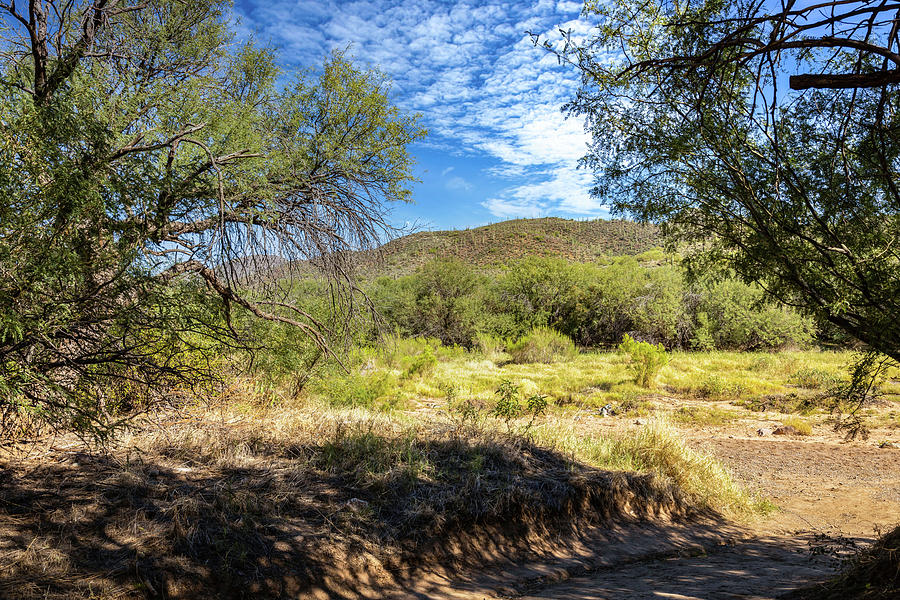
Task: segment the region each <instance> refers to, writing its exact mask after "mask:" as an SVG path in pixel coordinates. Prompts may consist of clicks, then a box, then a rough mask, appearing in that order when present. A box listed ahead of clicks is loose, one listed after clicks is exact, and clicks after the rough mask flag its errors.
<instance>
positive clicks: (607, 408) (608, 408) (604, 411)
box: [600, 404, 612, 417]
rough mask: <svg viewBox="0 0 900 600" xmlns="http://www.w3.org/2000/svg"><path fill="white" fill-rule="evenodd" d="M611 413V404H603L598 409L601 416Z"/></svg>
mask: <svg viewBox="0 0 900 600" xmlns="http://www.w3.org/2000/svg"><path fill="white" fill-rule="evenodd" d="M611 414H612V404H607V405H606V406H604V407H603V408H601V409H600V416H601V417H608V416H609V415H611Z"/></svg>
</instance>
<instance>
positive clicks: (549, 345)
mask: <svg viewBox="0 0 900 600" xmlns="http://www.w3.org/2000/svg"><path fill="white" fill-rule="evenodd" d="M508 351H509V354H510V356H511V357H512V361H513V362H514V363H517V364H522V363H538V362H540V363H551V362H556V361H559V360H565V359H567V358H572V357H574V356H575V355H576V354H577V353H578V351H577V350H576V349H575V343H574V342H573V341H572V340H571V339H570V338H569V337H567V336H565V335H563V334H561V333H559V332H558V331H554V330H553V329H550V328H549V327H535V328H534V329H532V330H531V331H530V332H529V333H528V334H527V335H526V336H525V337H523V338H522V339H520V340H518V341H517V342H515V343H513V344H510V346H509V348H508Z"/></svg>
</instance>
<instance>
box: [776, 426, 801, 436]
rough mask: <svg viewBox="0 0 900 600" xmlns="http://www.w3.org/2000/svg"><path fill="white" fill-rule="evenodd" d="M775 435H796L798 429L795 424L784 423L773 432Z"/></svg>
mask: <svg viewBox="0 0 900 600" xmlns="http://www.w3.org/2000/svg"><path fill="white" fill-rule="evenodd" d="M772 433H773V434H775V435H796V434H797V430H796V429H795V428H794V426H793V425H782V426H781V427H779V428H778V429H776V430H775V431H773V432H772Z"/></svg>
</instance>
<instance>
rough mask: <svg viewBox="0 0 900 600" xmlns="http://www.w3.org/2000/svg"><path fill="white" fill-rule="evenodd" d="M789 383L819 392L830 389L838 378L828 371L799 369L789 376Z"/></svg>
mask: <svg viewBox="0 0 900 600" xmlns="http://www.w3.org/2000/svg"><path fill="white" fill-rule="evenodd" d="M790 382H791V383H793V384H794V385H796V386H797V387H801V388H804V389H808V390H821V389H826V388H830V387H832V386H833V385H834V384H836V383H837V382H838V377H836V376H835V375H834V374H832V373H829V372H828V371H823V370H821V369H814V368H804V369H799V370H798V371H796V372H794V374H793V375H791V378H790Z"/></svg>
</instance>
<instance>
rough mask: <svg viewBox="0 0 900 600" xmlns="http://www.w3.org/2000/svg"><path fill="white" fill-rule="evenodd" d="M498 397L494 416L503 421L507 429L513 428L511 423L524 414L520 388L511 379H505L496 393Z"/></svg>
mask: <svg viewBox="0 0 900 600" xmlns="http://www.w3.org/2000/svg"><path fill="white" fill-rule="evenodd" d="M494 395H495V396H496V397H497V400H496V402H495V403H494V410H493V411H492V412H493V415H494V416H496V417H499V418H501V419H503V421H504V422H505V423H506V427H507V429H509V428H510V427H511V425H510V421H512V420H513V419H516V418H518V417H519V415H521V414H522V403H521V402H520V401H519V386H517V385H515V384H514V383H513V382H511V381H510V380H509V379H504V380H502V381H501V382H500V385H499V386H498V387H497V389H496V390H495V391H494Z"/></svg>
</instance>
